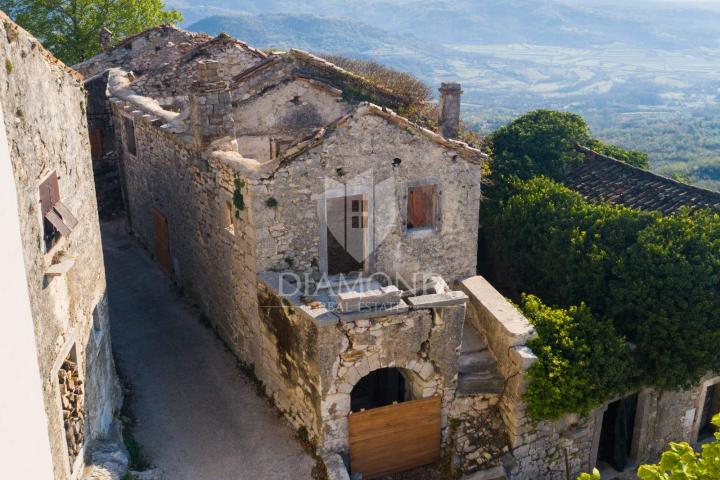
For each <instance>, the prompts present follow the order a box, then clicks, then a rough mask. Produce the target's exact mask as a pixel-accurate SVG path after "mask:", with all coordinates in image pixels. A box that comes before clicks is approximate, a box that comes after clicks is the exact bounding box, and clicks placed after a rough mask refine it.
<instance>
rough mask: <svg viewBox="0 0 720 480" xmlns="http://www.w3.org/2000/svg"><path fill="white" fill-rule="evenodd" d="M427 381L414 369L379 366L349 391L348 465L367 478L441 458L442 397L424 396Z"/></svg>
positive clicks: (353, 470) (354, 471)
mask: <svg viewBox="0 0 720 480" xmlns="http://www.w3.org/2000/svg"><path fill="white" fill-rule="evenodd" d="M427 384H428V382H427V381H426V380H423V379H422V378H421V377H420V376H419V375H418V374H417V373H416V372H414V371H412V370H406V369H402V368H394V367H391V368H380V369H378V370H374V371H372V372H370V373H368V374H367V375H366V376H364V377H363V378H361V379H360V380H359V381H358V382H357V383H356V384H355V386H354V387H353V389H352V391H351V393H350V414H349V418H348V440H349V446H350V469H351V471H352V472H353V473H360V474H362V475H363V478H368V479H372V478H377V477H381V476H383V475H387V474H391V473H395V472H400V471H403V470H408V469H411V468H415V467H419V466H421V465H426V464H428V463H432V462H435V461H437V460H438V459H439V458H440V440H441V439H440V436H441V432H440V408H441V398H440V396H439V395H433V396H430V397H425V398H423V387H424V386H426V385H427Z"/></svg>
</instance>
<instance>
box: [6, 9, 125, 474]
mask: <svg viewBox="0 0 720 480" xmlns="http://www.w3.org/2000/svg"><path fill="white" fill-rule="evenodd" d="M0 20H1V22H0V52H1V53H2V55H0V56H2V58H4V59H5V60H4V65H3V66H2V68H0V103H1V106H2V109H3V111H4V112H5V129H6V131H7V136H8V141H9V146H10V162H11V164H12V168H13V172H14V176H15V183H16V189H17V198H18V205H19V209H18V215H19V218H20V225H21V237H22V245H23V247H24V263H25V270H26V274H27V283H28V290H29V292H30V298H31V309H32V316H33V321H34V329H35V338H36V344H37V355H38V361H39V367H40V375H41V379H42V387H43V399H44V403H45V410H46V414H47V424H48V434H49V438H50V445H51V449H52V459H53V465H54V472H55V473H54V474H55V478H56V479H67V478H70V476H71V474H72V472H74V471H76V470H77V469H79V468H81V467H82V455H79V456H78V460H79V463H76V465H73V466H71V465H70V462H69V460H68V449H67V445H66V442H65V426H64V424H63V423H64V422H63V415H62V410H61V397H60V386H59V383H58V369H59V367H60V366H61V365H62V362H63V361H64V360H65V359H66V357H67V355H68V353H69V352H71V351H72V352H74V355H75V359H76V362H77V364H78V371H79V376H80V378H82V380H83V382H84V384H85V392H86V393H85V397H86V399H85V400H86V401H85V423H84V439H85V445H84V446H87V445H89V444H90V443H92V442H93V441H95V440H97V439H100V438H102V437H103V436H104V435H106V434H107V433H108V431H109V427H110V423H111V422H112V420H113V416H114V413H115V411H116V410H117V409H118V408H119V403H120V401H121V393H120V388H119V384H118V380H117V377H116V374H115V368H114V364H113V359H112V355H111V351H110V331H109V325H108V312H107V309H105V308H102V304H103V301H104V298H105V272H104V267H103V259H102V249H101V244H100V229H99V224H98V212H97V204H96V201H95V189H94V184H93V174H92V163H91V159H90V146H89V142H88V135H87V123H86V118H85V109H86V107H87V105H86V101H85V95H84V92H83V90H82V86H81V83H80V79H79V78H78V76H77V74H75V73H74V72H72V71H71V70H70V69H68V68H67V67H65V66H64V65H62V64H61V63H60V62H59V61H57V60H56V59H54V58H53V57H52V56H51V55H50V54H49V53H47V52H46V51H45V50H44V49H43V47H42V46H41V45H40V44H39V43H38V42H37V41H36V40H35V39H34V38H32V37H31V36H30V35H28V34H27V33H26V32H25V31H23V30H22V29H20V28H18V27H17V26H16V25H14V24H13V23H12V22H11V21H10V20H9V19H8V18H7V17H6V16H5V15H4V14H2V13H0ZM51 174H55V175H57V177H58V184H59V193H60V199H61V201H62V202H63V203H64V204H65V205H66V206H67V208H68V209H69V210H70V211H71V212H72V214H73V215H74V216H75V217H76V218H77V220H78V223H77V225H76V226H75V227H74V228H73V229H72V232H71V233H70V234H69V235H63V236H62V237H61V238H60V240H59V242H58V243H57V244H56V245H55V246H54V247H53V248H52V250H50V251H49V252H46V251H45V244H44V242H43V240H42V238H43V218H42V214H41V210H40V193H39V186H40V184H41V182H43V181H44V180H45V179H46V178H48V177H49V176H50V175H51ZM51 267H52V270H56V271H57V272H56V273H53V274H50V273H49V271H50V270H51ZM94 317H95V319H96V321H95V322H94V321H93V320H94Z"/></svg>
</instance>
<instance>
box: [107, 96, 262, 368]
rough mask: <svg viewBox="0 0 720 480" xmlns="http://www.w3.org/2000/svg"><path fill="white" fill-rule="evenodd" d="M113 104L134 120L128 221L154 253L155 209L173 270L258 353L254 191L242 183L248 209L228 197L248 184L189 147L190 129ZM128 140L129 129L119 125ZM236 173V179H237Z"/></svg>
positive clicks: (241, 352)
mask: <svg viewBox="0 0 720 480" xmlns="http://www.w3.org/2000/svg"><path fill="white" fill-rule="evenodd" d="M125 106H126V104H124V103H123V102H120V101H116V103H114V104H113V111H114V114H115V122H116V124H123V122H124V120H123V119H131V120H132V121H133V122H134V126H135V139H136V146H137V155H131V154H130V153H128V152H127V150H126V149H123V153H122V159H123V166H124V170H125V176H126V182H127V183H126V189H127V193H128V207H129V212H128V213H129V219H130V227H131V229H132V231H133V233H134V234H135V235H136V236H137V238H138V239H139V240H140V241H141V242H142V243H143V244H144V245H145V246H146V247H147V248H148V250H149V251H150V252H151V254H153V255H154V252H155V226H154V223H153V218H154V217H153V216H154V213H153V212H154V211H157V212H159V213H160V214H161V215H163V216H164V217H165V218H166V219H167V224H168V233H169V249H170V256H171V260H172V268H173V272H172V277H173V281H175V282H176V283H177V285H178V286H179V288H181V289H182V290H183V291H184V292H185V293H186V294H187V295H188V296H190V297H191V298H193V299H194V301H196V302H197V303H198V305H199V306H200V307H201V309H202V311H203V312H204V314H205V315H206V316H207V317H208V318H209V319H210V321H211V322H212V323H213V325H214V326H215V327H216V328H217V329H218V331H219V333H220V335H221V336H222V338H223V339H224V340H225V341H226V342H227V343H228V345H230V347H231V348H232V349H233V350H234V351H235V353H236V354H237V355H238V356H239V357H240V358H241V359H243V360H244V361H248V362H251V361H252V359H254V358H256V357H257V355H256V353H255V351H254V348H255V347H254V340H253V336H254V335H255V334H256V333H257V332H259V326H258V311H257V292H256V286H255V284H256V282H255V257H254V244H255V236H254V229H253V218H252V208H251V206H252V204H253V200H252V194H251V192H250V191H249V190H248V189H247V188H246V187H242V188H240V190H241V193H242V195H243V198H244V203H245V208H244V209H243V210H239V209H238V208H236V206H235V204H234V202H233V195H234V193H235V189H236V185H241V184H242V183H245V182H246V180H243V179H242V178H241V177H240V176H239V175H238V173H237V172H236V171H235V170H234V169H233V168H232V167H231V166H228V165H226V164H224V163H223V162H221V161H219V160H217V159H215V158H214V157H211V156H207V157H206V156H203V155H202V154H201V153H199V152H197V151H196V150H195V149H194V148H193V146H192V139H191V138H190V137H189V136H179V135H176V134H173V133H170V132H167V131H165V130H164V129H161V128H159V125H158V122H155V121H154V120H153V118H152V117H150V116H149V115H143V114H142V113H141V112H140V111H137V110H134V107H129V108H127V109H125V108H124V107H125ZM121 130H122V131H121V142H122V144H123V145H125V144H126V140H127V135H128V131H127V130H126V129H125V128H122V129H121ZM236 180H237V182H238V183H237V184H236Z"/></svg>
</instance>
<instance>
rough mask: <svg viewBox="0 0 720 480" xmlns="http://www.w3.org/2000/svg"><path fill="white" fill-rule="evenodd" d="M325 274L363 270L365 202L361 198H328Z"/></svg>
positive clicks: (366, 215)
mask: <svg viewBox="0 0 720 480" xmlns="http://www.w3.org/2000/svg"><path fill="white" fill-rule="evenodd" d="M326 208H327V211H326V228H327V259H328V273H329V274H330V275H336V274H341V273H352V272H358V271H363V270H365V258H366V256H367V243H368V238H367V237H368V201H367V199H366V198H365V196H364V195H362V194H360V195H350V196H344V197H337V198H330V199H328V200H327V205H326Z"/></svg>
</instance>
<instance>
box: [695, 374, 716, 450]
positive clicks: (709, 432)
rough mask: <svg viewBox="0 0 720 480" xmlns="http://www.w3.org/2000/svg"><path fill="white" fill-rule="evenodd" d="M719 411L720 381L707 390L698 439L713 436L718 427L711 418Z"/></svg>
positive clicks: (701, 439)
mask: <svg viewBox="0 0 720 480" xmlns="http://www.w3.org/2000/svg"><path fill="white" fill-rule="evenodd" d="M718 413H720V383H716V384H714V385H710V386H709V387H707V390H706V391H705V401H704V402H703V406H702V412H701V416H700V430H699V432H698V441H703V440H706V439H710V438H713V434H714V433H715V431H716V430H717V427H715V425H713V424H712V423H711V420H712V417H713V416H715V415H717V414H718Z"/></svg>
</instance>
